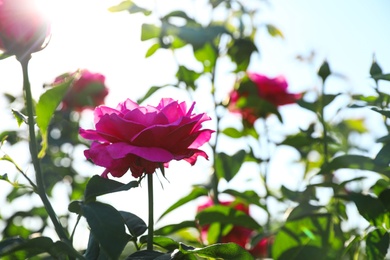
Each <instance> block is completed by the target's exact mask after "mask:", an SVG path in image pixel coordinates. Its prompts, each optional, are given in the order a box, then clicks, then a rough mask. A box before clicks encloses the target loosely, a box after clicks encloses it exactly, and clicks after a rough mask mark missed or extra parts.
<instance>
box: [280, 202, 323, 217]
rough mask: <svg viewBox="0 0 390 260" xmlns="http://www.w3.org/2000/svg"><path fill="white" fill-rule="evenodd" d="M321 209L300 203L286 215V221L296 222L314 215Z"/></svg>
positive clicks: (306, 203)
mask: <svg viewBox="0 0 390 260" xmlns="http://www.w3.org/2000/svg"><path fill="white" fill-rule="evenodd" d="M321 208H322V206H314V205H311V204H310V203H308V202H303V203H300V204H298V206H296V207H295V208H294V209H293V210H292V211H291V213H290V214H289V215H288V218H287V220H296V219H300V218H304V217H307V216H310V215H314V214H315V213H317V212H318V210H319V209H321Z"/></svg>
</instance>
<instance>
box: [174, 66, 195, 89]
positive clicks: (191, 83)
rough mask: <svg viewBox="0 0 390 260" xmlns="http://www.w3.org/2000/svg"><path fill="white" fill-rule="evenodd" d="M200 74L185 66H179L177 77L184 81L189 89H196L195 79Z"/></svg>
mask: <svg viewBox="0 0 390 260" xmlns="http://www.w3.org/2000/svg"><path fill="white" fill-rule="evenodd" d="M199 76H200V73H197V72H196V71H193V70H190V69H188V68H187V67H185V66H179V68H178V70H177V72H176V78H177V79H178V80H179V82H183V83H184V84H185V85H186V88H187V89H193V90H195V88H196V85H195V81H196V80H197V79H198V78H199Z"/></svg>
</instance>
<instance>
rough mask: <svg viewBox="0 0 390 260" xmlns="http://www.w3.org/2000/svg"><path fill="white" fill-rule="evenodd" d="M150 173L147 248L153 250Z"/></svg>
mask: <svg viewBox="0 0 390 260" xmlns="http://www.w3.org/2000/svg"><path fill="white" fill-rule="evenodd" d="M147 175H148V202H149V223H148V241H147V247H146V249H147V250H150V251H152V250H153V224H154V223H153V222H154V221H153V174H147Z"/></svg>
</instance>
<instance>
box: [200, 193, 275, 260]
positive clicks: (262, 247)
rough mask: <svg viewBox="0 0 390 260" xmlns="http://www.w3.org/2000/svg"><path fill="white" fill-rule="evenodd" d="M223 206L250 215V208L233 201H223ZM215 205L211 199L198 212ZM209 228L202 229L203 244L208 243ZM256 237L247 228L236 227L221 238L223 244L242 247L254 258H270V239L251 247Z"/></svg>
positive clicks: (265, 238) (262, 240) (266, 238)
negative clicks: (252, 240)
mask: <svg viewBox="0 0 390 260" xmlns="http://www.w3.org/2000/svg"><path fill="white" fill-rule="evenodd" d="M220 204H221V205H223V206H232V207H234V209H236V210H239V211H242V212H244V213H245V214H247V215H250V214H249V207H248V205H246V204H244V203H235V202H233V201H221V202H220ZM213 205H214V203H213V201H212V200H211V199H209V200H208V201H207V202H206V203H205V204H202V205H200V206H199V207H198V209H197V211H198V212H200V211H202V210H204V209H206V208H208V207H211V206H213ZM208 228H209V227H208V226H204V227H201V239H202V241H203V242H207V232H208ZM253 235H254V232H253V231H252V230H251V229H249V228H245V227H240V226H234V227H233V228H232V229H231V230H230V232H229V233H228V234H226V235H224V236H222V237H221V242H222V243H229V242H233V243H236V244H237V245H239V246H241V247H242V248H245V249H247V250H248V252H249V253H251V254H252V255H253V256H254V257H268V256H269V250H268V247H269V246H270V239H269V238H268V237H264V238H262V239H261V240H260V241H259V242H258V243H257V244H255V245H254V246H253V247H251V245H250V242H251V238H252V236H253Z"/></svg>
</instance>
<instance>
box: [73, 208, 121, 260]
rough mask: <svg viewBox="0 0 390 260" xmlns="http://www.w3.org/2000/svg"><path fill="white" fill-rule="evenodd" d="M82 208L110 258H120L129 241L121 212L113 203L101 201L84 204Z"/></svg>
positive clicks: (83, 213)
mask: <svg viewBox="0 0 390 260" xmlns="http://www.w3.org/2000/svg"><path fill="white" fill-rule="evenodd" d="M81 209H82V215H83V216H84V217H85V218H86V219H87V222H88V225H89V227H90V228H91V232H92V234H93V235H94V237H95V239H96V240H97V241H99V244H100V246H101V249H102V250H103V251H104V252H105V253H106V254H107V256H109V257H110V258H112V259H118V257H119V256H120V254H121V253H122V251H123V249H124V247H125V245H126V244H127V242H128V241H129V236H128V235H127V234H126V232H125V223H124V220H123V218H122V216H121V214H120V213H119V212H118V211H117V210H116V209H115V208H114V207H112V206H111V205H108V204H104V203H100V202H90V203H87V204H83V205H82V206H81Z"/></svg>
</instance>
